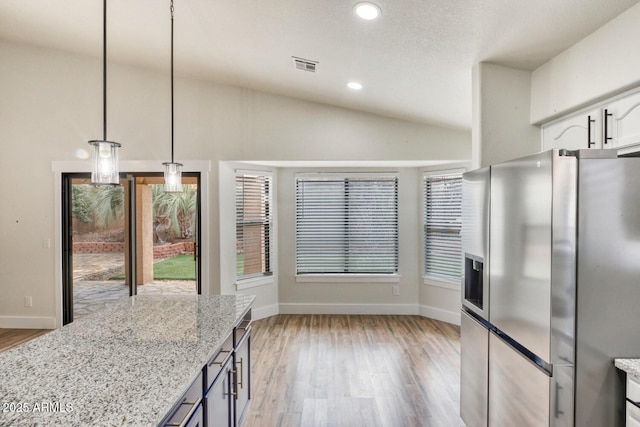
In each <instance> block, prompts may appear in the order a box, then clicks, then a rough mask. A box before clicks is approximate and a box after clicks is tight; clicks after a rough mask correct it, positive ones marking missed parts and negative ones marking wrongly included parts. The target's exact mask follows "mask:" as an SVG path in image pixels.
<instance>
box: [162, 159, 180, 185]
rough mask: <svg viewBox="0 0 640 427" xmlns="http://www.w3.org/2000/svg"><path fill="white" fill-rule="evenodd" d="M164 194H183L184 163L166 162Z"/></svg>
mask: <svg viewBox="0 0 640 427" xmlns="http://www.w3.org/2000/svg"><path fill="white" fill-rule="evenodd" d="M163 165H164V192H165V193H182V163H173V162H165V163H163Z"/></svg>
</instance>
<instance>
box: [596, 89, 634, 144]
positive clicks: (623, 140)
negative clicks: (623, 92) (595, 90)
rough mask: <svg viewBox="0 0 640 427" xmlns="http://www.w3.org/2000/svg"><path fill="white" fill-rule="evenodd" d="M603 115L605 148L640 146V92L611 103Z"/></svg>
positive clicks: (603, 111) (606, 106)
mask: <svg viewBox="0 0 640 427" xmlns="http://www.w3.org/2000/svg"><path fill="white" fill-rule="evenodd" d="M602 114H603V115H602V118H603V128H604V129H603V139H605V138H606V140H605V141H604V142H606V144H603V145H604V148H623V147H628V146H630V145H634V144H640V92H636V93H632V94H630V95H628V96H625V97H623V98H620V99H617V100H615V101H611V102H609V103H608V104H606V105H605V106H604V107H603V109H602ZM639 148H640V147H639Z"/></svg>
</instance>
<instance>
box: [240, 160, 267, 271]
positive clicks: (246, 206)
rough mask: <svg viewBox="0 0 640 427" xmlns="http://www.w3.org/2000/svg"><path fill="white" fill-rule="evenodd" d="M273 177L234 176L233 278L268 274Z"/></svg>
mask: <svg viewBox="0 0 640 427" xmlns="http://www.w3.org/2000/svg"><path fill="white" fill-rule="evenodd" d="M271 199H272V177H271V175H267V174H265V173H264V172H262V173H261V172H247V171H237V172H236V277H237V279H239V280H241V279H248V278H252V277H258V276H265V275H270V274H271V262H270V249H271V245H270V242H271V224H272V218H271V211H272V207H271V203H272V200H271Z"/></svg>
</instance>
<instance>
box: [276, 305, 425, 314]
mask: <svg viewBox="0 0 640 427" xmlns="http://www.w3.org/2000/svg"><path fill="white" fill-rule="evenodd" d="M280 314H405V315H408V314H418V306H417V305H416V304H305V303H299V304H298V303H286V304H280Z"/></svg>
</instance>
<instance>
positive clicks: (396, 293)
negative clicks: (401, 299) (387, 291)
mask: <svg viewBox="0 0 640 427" xmlns="http://www.w3.org/2000/svg"><path fill="white" fill-rule="evenodd" d="M391 290H392V291H393V296H396V297H397V296H399V295H400V285H393V287H392V288H391Z"/></svg>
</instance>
